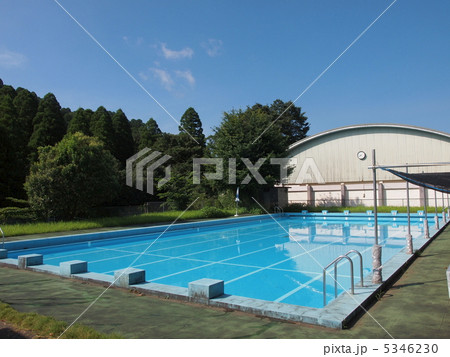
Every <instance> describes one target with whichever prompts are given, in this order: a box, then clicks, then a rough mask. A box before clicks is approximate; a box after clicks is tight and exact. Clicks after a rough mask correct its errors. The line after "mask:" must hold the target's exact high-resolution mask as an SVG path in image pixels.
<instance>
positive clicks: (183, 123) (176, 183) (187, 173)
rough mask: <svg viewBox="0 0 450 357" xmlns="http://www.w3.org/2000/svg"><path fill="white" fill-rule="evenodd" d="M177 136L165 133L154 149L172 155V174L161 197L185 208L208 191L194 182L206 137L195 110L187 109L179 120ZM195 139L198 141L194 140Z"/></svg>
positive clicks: (173, 205)
mask: <svg viewBox="0 0 450 357" xmlns="http://www.w3.org/2000/svg"><path fill="white" fill-rule="evenodd" d="M179 130H180V133H179V134H178V135H173V134H170V135H169V134H164V135H162V136H161V138H160V139H159V140H157V141H156V143H155V147H156V148H158V149H159V150H160V151H161V152H163V153H164V154H167V155H170V156H171V167H172V174H171V178H170V180H169V182H167V183H166V184H165V185H164V186H163V187H162V190H161V192H160V194H159V197H161V198H164V199H165V200H166V202H167V203H168V205H169V206H170V207H171V208H174V209H185V208H186V207H187V206H188V205H189V204H191V203H192V202H193V201H194V200H195V198H196V197H199V196H201V195H203V194H204V193H205V191H206V190H207V187H206V185H203V186H200V185H196V184H194V183H193V173H192V169H193V167H192V162H193V158H194V157H196V158H201V157H203V156H204V153H205V142H206V140H205V135H204V134H203V128H202V122H201V120H200V117H199V115H198V113H197V112H196V111H195V110H194V108H188V109H187V110H186V112H185V113H184V114H183V116H182V117H181V120H180V126H179ZM193 138H194V139H195V140H196V141H197V142H196V141H194V140H193Z"/></svg>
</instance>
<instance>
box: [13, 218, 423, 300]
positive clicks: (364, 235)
mask: <svg viewBox="0 0 450 357" xmlns="http://www.w3.org/2000/svg"><path fill="white" fill-rule="evenodd" d="M411 223H412V224H411V234H412V236H413V238H416V237H418V236H419V235H422V234H423V222H422V220H421V219H419V218H414V219H412V222H411ZM123 232H124V235H123V236H122V237H120V238H115V239H102V240H93V241H87V242H82V243H76V244H65V245H59V246H48V247H42V248H33V249H27V250H26V253H24V251H12V252H10V253H9V257H11V258H15V257H17V256H19V255H22V254H29V253H40V254H43V255H44V264H50V265H59V263H61V262H64V261H69V260H84V261H88V267H89V271H91V272H96V273H104V274H109V275H113V274H114V271H116V270H119V269H123V268H127V267H129V266H130V265H132V267H134V268H140V269H145V270H146V280H148V281H151V282H155V283H160V284H167V285H174V286H179V287H187V286H188V283H189V282H191V281H194V280H198V279H201V278H212V279H220V280H224V282H225V292H226V293H227V294H232V295H239V296H245V297H249V298H256V299H262V300H268V301H276V302H283V303H288V304H294V305H302V306H309V307H318V308H319V307H322V306H323V302H322V300H323V293H322V289H323V288H322V284H323V281H322V272H323V267H324V266H326V265H328V263H330V262H331V261H332V260H333V259H334V258H336V257H338V256H339V255H341V254H345V253H347V252H348V251H349V250H351V249H356V250H358V251H359V252H360V253H361V254H362V256H363V262H364V274H365V275H367V274H369V273H370V272H371V264H372V261H371V249H372V245H373V244H374V227H373V218H370V217H364V216H363V215H361V216H359V217H356V218H349V217H346V216H343V215H341V216H340V217H335V216H333V217H326V216H322V215H311V214H309V215H286V216H277V217H276V221H275V220H273V219H271V218H270V217H267V216H265V217H261V218H258V219H255V220H250V221H246V222H238V223H231V224H226V225H224V224H220V223H219V224H217V225H212V226H211V225H210V226H207V227H203V226H202V225H201V224H199V225H197V226H194V227H193V228H189V225H187V227H186V228H185V229H182V230H171V229H168V230H167V231H166V232H165V233H164V234H162V235H161V236H160V234H161V233H150V234H140V235H136V234H133V235H127V233H126V232H127V231H123ZM406 232H407V227H406V219H404V218H401V217H392V216H390V215H389V216H386V218H380V219H379V243H380V244H381V245H382V247H383V253H382V262H383V263H384V262H386V261H387V260H389V259H390V258H391V257H392V256H393V255H395V254H396V253H398V252H399V251H400V250H401V249H402V248H404V246H405V235H406ZM158 237H159V238H158ZM354 262H355V264H354V265H355V283H356V282H359V262H358V260H357V259H355V260H354ZM348 264H349V263H348V262H347V261H342V262H341V263H339V265H338V273H339V275H338V281H339V284H341V285H342V286H343V287H345V288H346V289H348V288H349V286H350V278H349V266H348ZM330 272H331V273H332V272H333V270H332V269H331V270H330ZM342 291H343V289H342V287H339V291H338V293H341V292H342ZM333 299H334V281H333V279H332V278H331V277H328V278H327V302H330V301H332V300H333Z"/></svg>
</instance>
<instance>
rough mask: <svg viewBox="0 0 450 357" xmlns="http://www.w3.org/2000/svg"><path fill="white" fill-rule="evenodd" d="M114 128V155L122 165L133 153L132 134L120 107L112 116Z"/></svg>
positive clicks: (123, 165)
mask: <svg viewBox="0 0 450 357" xmlns="http://www.w3.org/2000/svg"><path fill="white" fill-rule="evenodd" d="M112 126H113V129H114V143H115V145H114V152H113V154H114V156H115V157H116V159H118V160H119V162H120V164H121V165H122V167H125V161H126V160H127V159H128V158H129V157H130V156H132V155H133V154H134V142H133V135H132V134H131V127H130V122H129V121H128V118H127V117H126V115H125V113H124V112H123V111H122V109H119V110H118V111H117V112H116V113H115V114H114V115H113V117H112Z"/></svg>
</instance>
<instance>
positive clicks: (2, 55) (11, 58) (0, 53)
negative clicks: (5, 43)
mask: <svg viewBox="0 0 450 357" xmlns="http://www.w3.org/2000/svg"><path fill="white" fill-rule="evenodd" d="M26 61H27V58H26V57H25V55H23V54H21V53H17V52H13V51H9V50H6V49H5V50H0V66H1V67H5V68H16V67H21V66H22V65H23V64H24V63H25V62H26Z"/></svg>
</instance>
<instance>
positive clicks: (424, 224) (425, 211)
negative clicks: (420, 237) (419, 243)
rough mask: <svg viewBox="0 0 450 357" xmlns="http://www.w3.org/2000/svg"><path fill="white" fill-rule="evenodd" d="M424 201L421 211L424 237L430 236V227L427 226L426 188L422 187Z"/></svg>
mask: <svg viewBox="0 0 450 357" xmlns="http://www.w3.org/2000/svg"><path fill="white" fill-rule="evenodd" d="M423 196H424V203H423V211H424V213H425V220H424V222H423V229H424V230H425V238H426V239H429V238H430V229H429V227H428V212H427V211H428V189H427V188H426V187H424V189H423Z"/></svg>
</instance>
